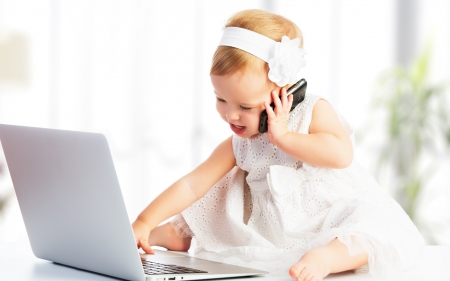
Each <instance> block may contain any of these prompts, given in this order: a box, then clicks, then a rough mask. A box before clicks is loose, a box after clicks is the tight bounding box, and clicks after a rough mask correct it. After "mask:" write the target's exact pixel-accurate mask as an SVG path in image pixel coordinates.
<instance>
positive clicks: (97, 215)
mask: <svg viewBox="0 0 450 281" xmlns="http://www.w3.org/2000/svg"><path fill="white" fill-rule="evenodd" d="M0 140H1V142H2V146H3V150H4V152H5V156H6V161H7V164H8V167H9V171H10V174H11V178H12V181H13V184H14V188H15V191H16V195H17V199H18V201H19V206H20V209H21V212H22V216H23V219H24V222H25V226H26V229H27V233H28V237H29V239H30V244H31V247H32V249H33V252H34V254H35V255H36V257H39V258H42V259H46V260H49V261H54V262H57V263H61V264H65V265H69V266H73V267H77V268H82V269H85V270H90V271H94V272H99V273H103V274H106V275H111V276H115V277H119V278H124V279H128V280H145V276H144V273H143V269H142V264H141V261H140V256H139V253H138V251H137V249H136V244H135V241H134V236H133V232H132V229H131V226H130V222H129V219H128V216H127V212H126V208H125V204H124V202H123V197H122V194H121V191H120V187H119V182H118V179H117V175H116V172H115V169H114V164H113V161H112V158H111V153H110V151H109V147H108V143H107V141H106V138H105V137H104V136H103V135H101V134H95V133H82V132H72V131H62V130H53V129H41V128H31V127H21V126H11V125H1V124H0ZM80 206H82V207H81V208H80Z"/></svg>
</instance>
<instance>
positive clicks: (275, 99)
mask: <svg viewBox="0 0 450 281" xmlns="http://www.w3.org/2000/svg"><path fill="white" fill-rule="evenodd" d="M272 98H273V103H274V104H275V110H274V112H275V113H276V114H277V115H278V114H279V113H280V112H281V111H283V105H282V103H281V100H280V96H279V95H278V93H277V90H273V91H272Z"/></svg>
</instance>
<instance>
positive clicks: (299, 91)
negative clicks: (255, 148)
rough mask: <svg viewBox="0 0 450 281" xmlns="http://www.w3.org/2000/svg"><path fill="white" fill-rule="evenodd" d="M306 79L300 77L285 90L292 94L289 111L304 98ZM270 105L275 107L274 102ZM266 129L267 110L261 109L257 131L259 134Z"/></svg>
mask: <svg viewBox="0 0 450 281" xmlns="http://www.w3.org/2000/svg"><path fill="white" fill-rule="evenodd" d="M306 84H307V83H306V80H305V79H303V78H302V79H300V81H298V82H297V83H295V84H294V85H292V86H291V87H290V88H289V89H288V90H287V93H286V94H287V95H288V96H289V95H293V98H294V100H293V101H292V106H291V109H290V110H289V112H291V111H292V110H293V109H294V108H295V107H296V106H297V105H298V104H299V103H301V102H302V101H303V100H304V99H305V93H306ZM270 106H271V107H272V109H273V108H274V107H275V104H274V103H271V104H270ZM267 129H268V124H267V111H265V110H264V111H263V112H262V113H261V118H260V120H259V129H258V130H259V132H260V133H261V134H263V133H265V132H267Z"/></svg>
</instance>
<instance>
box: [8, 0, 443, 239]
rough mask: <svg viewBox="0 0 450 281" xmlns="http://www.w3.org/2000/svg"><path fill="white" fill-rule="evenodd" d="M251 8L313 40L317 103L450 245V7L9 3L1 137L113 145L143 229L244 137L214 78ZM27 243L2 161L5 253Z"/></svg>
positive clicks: (372, 2) (397, 0)
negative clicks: (82, 137) (225, 33)
mask: <svg viewBox="0 0 450 281" xmlns="http://www.w3.org/2000/svg"><path fill="white" fill-rule="evenodd" d="M250 8H258V9H264V10H268V11H272V12H275V13H279V14H281V15H283V16H285V17H287V18H289V19H291V20H292V21H294V22H295V23H296V24H297V25H298V26H299V27H300V29H301V30H302V32H303V36H304V39H305V44H304V48H305V50H306V51H307V56H306V59H307V67H306V68H305V70H304V77H305V78H306V80H307V81H308V92H309V93H312V94H318V95H322V96H324V97H325V98H327V99H329V100H330V101H331V102H332V103H333V104H334V106H335V107H336V108H337V109H338V110H339V111H340V112H341V113H342V114H343V115H344V116H345V117H346V119H347V120H348V122H349V123H350V124H351V125H352V127H353V128H354V131H355V134H354V135H353V140H354V143H355V150H356V160H357V161H358V162H360V163H361V164H362V165H363V166H364V167H365V168H366V169H367V170H369V171H370V172H371V173H372V174H373V175H374V177H375V178H376V179H377V181H378V182H379V183H380V186H381V188H383V190H385V191H386V192H387V193H389V194H390V195H391V196H393V197H394V198H395V199H396V200H397V201H398V202H400V203H401V205H402V206H403V208H405V210H406V211H407V212H408V214H409V215H410V216H411V218H412V219H413V220H414V222H415V223H416V225H417V226H418V227H419V229H420V231H421V232H422V234H423V235H424V237H425V238H426V240H427V242H428V243H429V244H447V245H450V183H449V177H448V174H449V172H450V161H449V160H450V157H449V149H448V147H449V143H450V126H449V121H448V120H450V116H447V115H448V114H447V111H448V110H447V109H449V108H450V107H449V106H450V104H449V102H448V97H449V95H450V92H449V78H450V36H449V35H450V1H448V0H427V1H425V0H366V1H358V0H318V1H306V0H280V1H269V0H265V1H264V0H258V1H256V0H253V1H252V0H246V1H240V0H227V1H206V0H203V1H202V0H189V1H186V0H165V1H144V0H141V1H137V0H136V1H125V0H123V1H119V0H108V1H107V0H82V1H80V0H77V1H75V0H65V1H61V0H40V1H34V0H0V123H4V124H15V125H26V126H37V127H46V128H56V129H66V130H78V131H89V132H99V133H103V134H105V135H106V137H107V139H108V141H109V144H110V148H111V151H112V154H113V158H114V162H115V166H116V171H117V174H118V178H119V181H120V184H121V188H122V193H123V195H124V198H125V204H126V206H127V209H128V214H129V217H130V220H131V221H133V220H134V219H135V218H136V216H137V215H138V214H139V212H140V211H141V210H142V209H143V208H144V207H145V206H146V205H147V204H148V203H149V202H150V201H151V200H152V199H153V198H155V196H156V195H157V194H159V193H160V192H161V191H162V190H163V189H165V188H166V187H168V186H169V185H170V184H171V183H172V182H174V181H175V180H177V179H178V178H179V177H181V176H182V175H184V174H186V173H187V172H189V171H190V170H191V169H193V168H194V167H195V166H197V165H198V164H199V163H200V162H201V161H202V160H204V159H205V158H206V157H207V156H208V155H209V153H210V152H211V151H212V149H213V148H214V147H215V146H216V145H217V144H218V143H219V142H221V141H222V140H223V139H224V138H226V137H227V136H229V135H230V134H231V131H230V129H229V127H228V126H227V124H225V123H224V122H223V121H221V119H220V117H219V116H218V114H217V113H216V112H215V96H214V93H213V89H212V87H211V84H210V80H209V66H210V61H211V57H212V54H213V53H214V50H215V48H216V46H217V43H218V42H219V39H220V36H221V29H222V27H223V25H224V23H225V21H226V20H227V19H228V17H229V16H230V15H232V14H233V13H235V12H237V11H240V10H243V9H250ZM27 239H28V238H27V235H26V231H25V227H24V225H23V221H22V218H21V214H20V209H19V207H18V203H17V199H16V198H15V195H14V191H13V187H12V182H11V178H10V176H9V173H8V169H7V166H6V162H5V159H4V155H3V152H2V150H1V149H0V242H7V241H9V242H17V241H18V242H26V241H27Z"/></svg>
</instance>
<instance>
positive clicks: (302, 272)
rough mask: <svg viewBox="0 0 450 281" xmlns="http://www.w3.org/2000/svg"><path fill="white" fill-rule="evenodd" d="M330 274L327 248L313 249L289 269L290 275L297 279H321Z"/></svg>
mask: <svg viewBox="0 0 450 281" xmlns="http://www.w3.org/2000/svg"><path fill="white" fill-rule="evenodd" d="M328 274H330V265H329V264H328V262H327V259H326V254H325V249H324V248H318V249H314V250H311V251H309V252H307V253H306V254H304V255H303V257H302V258H301V259H300V260H299V261H298V262H297V263H296V264H294V265H293V266H292V267H291V269H289V275H291V277H292V278H294V279H295V280H297V281H320V280H322V279H323V278H324V277H325V276H327V275H328Z"/></svg>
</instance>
